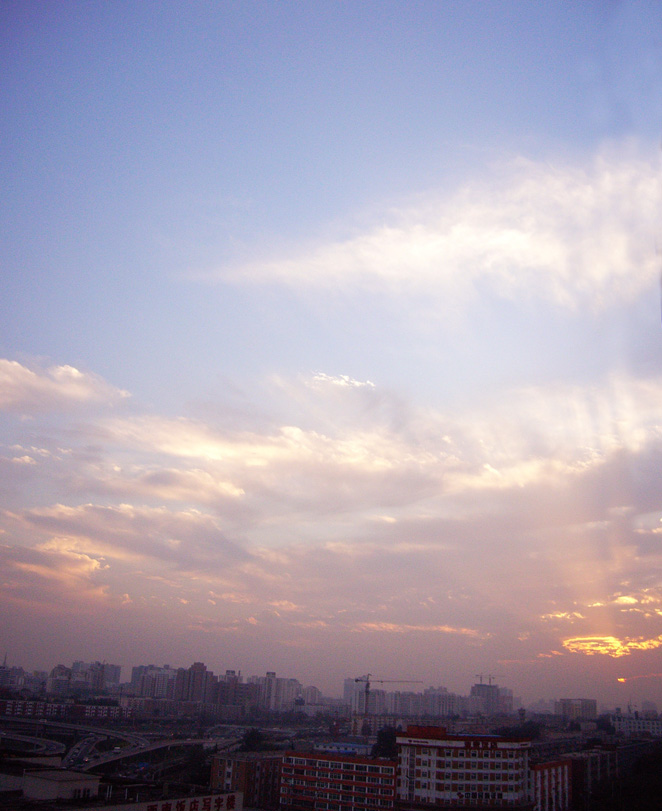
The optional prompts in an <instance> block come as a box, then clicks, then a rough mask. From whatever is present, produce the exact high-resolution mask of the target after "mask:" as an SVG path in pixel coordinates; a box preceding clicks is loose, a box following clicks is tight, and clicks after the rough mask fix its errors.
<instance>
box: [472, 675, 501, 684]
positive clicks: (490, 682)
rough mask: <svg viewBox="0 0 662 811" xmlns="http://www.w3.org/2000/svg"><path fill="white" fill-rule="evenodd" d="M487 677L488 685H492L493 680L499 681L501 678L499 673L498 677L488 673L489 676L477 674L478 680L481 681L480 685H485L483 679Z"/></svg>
mask: <svg viewBox="0 0 662 811" xmlns="http://www.w3.org/2000/svg"><path fill="white" fill-rule="evenodd" d="M486 675H487V683H488V684H492V679H497V678H499V674H498V673H497V675H496V676H495V675H493V674H491V673H488V674H484V673H476V678H477V679H480V684H482V683H483V679H484V678H485V676H486Z"/></svg>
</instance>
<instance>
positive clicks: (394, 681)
mask: <svg viewBox="0 0 662 811" xmlns="http://www.w3.org/2000/svg"><path fill="white" fill-rule="evenodd" d="M354 681H355V682H359V681H361V682H364V684H365V714H366V715H368V712H369V707H368V699H369V698H370V685H371V684H423V682H422V681H420V680H417V679H373V678H372V674H371V673H367V674H366V675H365V676H359V677H358V678H356V679H354Z"/></svg>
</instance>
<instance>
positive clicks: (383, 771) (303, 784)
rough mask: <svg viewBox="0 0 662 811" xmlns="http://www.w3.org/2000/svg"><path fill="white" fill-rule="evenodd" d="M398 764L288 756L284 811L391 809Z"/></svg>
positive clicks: (282, 801) (282, 795)
mask: <svg viewBox="0 0 662 811" xmlns="http://www.w3.org/2000/svg"><path fill="white" fill-rule="evenodd" d="M396 768H397V764H396V763H395V761H391V760H381V759H379V760H378V759H370V758H364V757H351V756H350V757H346V756H343V755H322V754H321V753H312V754H311V753H307V754H304V753H300V752H288V753H287V754H286V755H285V758H284V759H283V767H282V771H281V787H280V807H281V808H282V809H283V811H378V809H392V808H393V805H394V800H395V779H396Z"/></svg>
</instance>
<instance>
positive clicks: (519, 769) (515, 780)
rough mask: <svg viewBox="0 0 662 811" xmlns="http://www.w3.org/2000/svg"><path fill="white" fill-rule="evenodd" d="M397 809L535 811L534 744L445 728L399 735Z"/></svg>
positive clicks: (411, 729)
mask: <svg viewBox="0 0 662 811" xmlns="http://www.w3.org/2000/svg"><path fill="white" fill-rule="evenodd" d="M397 742H398V752H399V774H398V780H397V786H396V801H397V806H398V807H399V808H400V809H402V811H410V809H411V810H413V809H426V808H430V809H431V808H439V807H441V808H443V807H446V808H463V807H466V808H519V809H533V808H534V805H533V791H532V788H531V785H530V780H529V748H530V745H531V742H530V741H529V740H524V739H519V738H503V737H499V736H496V735H450V734H448V733H447V731H446V729H445V728H444V727H423V726H409V727H407V731H406V733H405V734H403V735H398V738H397Z"/></svg>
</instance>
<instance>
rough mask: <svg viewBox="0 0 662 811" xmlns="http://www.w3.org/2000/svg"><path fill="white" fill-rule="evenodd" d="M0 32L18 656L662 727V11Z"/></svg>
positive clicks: (278, 12)
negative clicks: (432, 695)
mask: <svg viewBox="0 0 662 811" xmlns="http://www.w3.org/2000/svg"><path fill="white" fill-rule="evenodd" d="M0 32H1V33H0V60H1V61H0V76H1V77H2V78H0V109H1V110H2V113H1V116H2V126H1V127H0V146H1V149H0V170H1V176H0V201H1V202H0V205H1V206H2V208H1V216H0V239H1V250H0V262H1V263H2V264H1V274H2V275H1V279H2V288H1V289H2V296H1V297H0V616H1V617H2V623H0V653H2V655H3V656H4V653H5V652H6V653H7V659H8V663H9V664H16V665H22V666H23V667H26V668H30V669H32V668H39V669H50V668H51V667H53V666H54V665H55V664H57V663H58V662H63V663H64V664H70V663H71V662H72V661H73V660H75V659H83V660H85V661H90V660H95V659H99V660H106V661H110V662H116V663H118V664H121V665H123V667H124V668H125V670H124V674H123V675H124V677H125V678H128V677H129V675H130V674H129V670H128V668H130V667H131V666H133V665H138V664H148V663H152V662H153V663H156V664H162V663H168V664H170V665H172V666H184V667H188V666H189V665H190V664H191V663H192V662H193V661H204V662H205V663H206V664H207V666H208V667H209V668H211V669H213V670H215V671H216V672H224V671H225V669H240V670H241V671H242V673H244V674H245V675H253V674H264V672H266V671H268V670H269V671H276V672H277V673H278V675H281V676H288V677H295V678H298V679H299V680H300V681H302V683H304V684H314V685H316V686H317V687H318V688H319V689H321V690H322V691H323V692H325V693H326V694H329V695H340V694H341V691H342V680H343V679H344V678H345V677H356V676H360V675H363V674H365V673H368V672H369V673H371V674H373V675H374V677H375V678H383V679H403V680H420V681H422V682H423V683H424V685H428V684H429V685H435V686H438V685H442V686H445V687H447V688H448V689H449V690H451V691H453V692H457V693H461V694H467V693H468V691H469V687H470V685H471V684H472V683H474V682H475V681H476V674H479V673H482V674H491V675H493V676H494V678H495V680H496V681H497V682H498V683H499V684H500V685H502V686H506V687H509V688H511V689H512V690H513V691H514V693H515V695H516V696H521V697H522V699H523V700H524V701H525V702H532V701H535V700H537V699H539V698H561V697H591V698H597V699H598V700H599V701H600V702H604V703H606V704H607V705H610V706H615V705H621V706H626V705H627V704H634V705H637V703H640V702H641V701H643V700H645V699H648V700H653V701H657V702H659V705H660V709H661V710H662V545H661V542H662V524H661V519H662V479H661V477H660V470H661V469H662V325H661V320H660V271H661V269H662V260H661V255H660V251H661V250H662V174H661V172H660V169H661V160H662V150H661V144H662V7H661V6H660V4H659V3H656V2H623V3H621V2H611V1H610V2H605V0H599V2H598V1H596V2H591V1H590V0H587V1H586V2H582V3H567V2H558V1H556V0H551V1H550V2H548V3H544V4H543V3H530V2H528V0H527V2H514V1H513V0H504V2H490V1H489V0H488V1H487V2H444V1H443V0H439V1H438V2H429V1H428V0H412V2H408V3H401V2H392V0H381V2H371V1H370V0H366V2H361V3H340V2H318V1H316V0H309V2H303V3H302V2H290V1H289V0H284V1H283V2H278V3H275V2H260V3H258V2H253V1H252V0H244V1H243V2H232V1H230V2H224V3H214V2H202V0H192V2H189V3H185V4H183V3H180V2H172V0H161V1H160V2H150V0H145V1H144V2H139V3H136V2H123V0H117V2H113V3H105V2H97V0H90V2H84V3H83V2H70V0H63V2H59V3H45V2H23V1H21V2H13V1H9V0H2V2H0ZM619 679H620V681H619ZM396 689H397V688H396ZM400 689H419V688H411V687H407V686H406V685H404V684H403V685H402V687H401V688H400Z"/></svg>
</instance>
